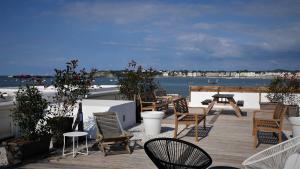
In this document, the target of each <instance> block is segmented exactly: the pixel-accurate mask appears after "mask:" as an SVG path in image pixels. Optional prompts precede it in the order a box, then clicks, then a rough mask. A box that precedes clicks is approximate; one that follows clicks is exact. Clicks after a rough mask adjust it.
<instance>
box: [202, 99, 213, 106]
mask: <svg viewBox="0 0 300 169" xmlns="http://www.w3.org/2000/svg"><path fill="white" fill-rule="evenodd" d="M201 103H202V105H209V104H210V103H211V99H206V100H203V101H202V102H201Z"/></svg>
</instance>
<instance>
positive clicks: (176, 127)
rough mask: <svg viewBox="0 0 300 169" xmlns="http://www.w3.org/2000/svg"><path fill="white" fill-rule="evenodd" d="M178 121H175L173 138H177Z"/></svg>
mask: <svg viewBox="0 0 300 169" xmlns="http://www.w3.org/2000/svg"><path fill="white" fill-rule="evenodd" d="M177 130H178V122H177V121H176V122H175V129H174V138H177Z"/></svg>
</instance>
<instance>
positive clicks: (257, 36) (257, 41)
mask: <svg viewBox="0 0 300 169" xmlns="http://www.w3.org/2000/svg"><path fill="white" fill-rule="evenodd" d="M0 37H1V38H0V67H1V68H0V70H1V71H0V74H20V73H33V74H53V73H54V71H53V69H54V68H59V67H63V66H64V63H65V62H66V61H68V60H70V59H74V58H76V59H79V60H80V65H81V66H82V67H85V68H87V69H90V68H97V69H101V70H109V69H114V70H120V69H123V68H125V67H126V65H127V63H128V62H129V61H130V60H132V59H133V60H136V61H137V62H138V63H139V64H141V65H144V66H145V67H153V68H155V69H168V70H174V69H188V70H239V69H248V70H269V69H277V68H282V69H290V70H295V69H300V1H298V0H294V1H290V0H285V1H282V0H278V1H271V0H257V1H238V0H235V1H230V0H224V1H221V0H215V1H214V0H207V1H205V0H201V1H199V0H195V1H192V0H186V1H182V0H178V1H175V0H174V1H171V0H170V1H141V0H139V1H125V0H123V1H114V0H110V1H76V0H19V1H17V0H1V1H0Z"/></svg>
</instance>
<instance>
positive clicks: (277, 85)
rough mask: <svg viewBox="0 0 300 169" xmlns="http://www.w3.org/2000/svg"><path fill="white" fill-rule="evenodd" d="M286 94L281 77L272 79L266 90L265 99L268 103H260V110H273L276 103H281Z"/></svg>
mask: <svg viewBox="0 0 300 169" xmlns="http://www.w3.org/2000/svg"><path fill="white" fill-rule="evenodd" d="M286 92H287V91H286V84H285V81H284V79H283V78H282V77H276V78H274V79H272V81H271V83H270V84H269V85H268V88H267V96H266V97H267V99H268V100H269V102H260V109H262V110H274V109H275V107H276V105H277V103H278V102H283V100H284V95H285V93H286Z"/></svg>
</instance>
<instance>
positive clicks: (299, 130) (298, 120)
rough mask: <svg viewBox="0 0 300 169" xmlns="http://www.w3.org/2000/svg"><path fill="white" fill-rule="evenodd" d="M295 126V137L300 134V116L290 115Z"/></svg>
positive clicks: (290, 119)
mask: <svg viewBox="0 0 300 169" xmlns="http://www.w3.org/2000/svg"><path fill="white" fill-rule="evenodd" d="M289 121H290V123H291V124H292V128H293V137H297V136H300V117H289Z"/></svg>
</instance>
